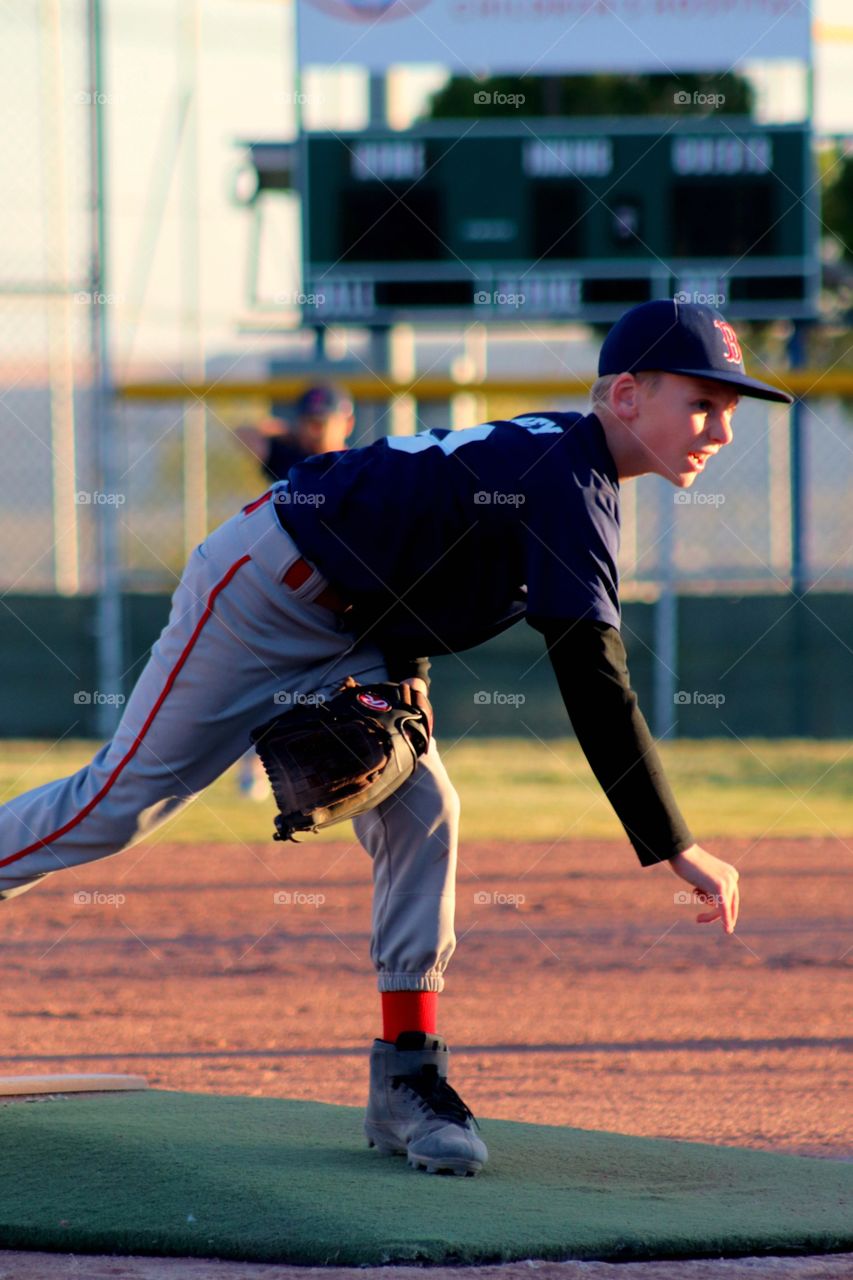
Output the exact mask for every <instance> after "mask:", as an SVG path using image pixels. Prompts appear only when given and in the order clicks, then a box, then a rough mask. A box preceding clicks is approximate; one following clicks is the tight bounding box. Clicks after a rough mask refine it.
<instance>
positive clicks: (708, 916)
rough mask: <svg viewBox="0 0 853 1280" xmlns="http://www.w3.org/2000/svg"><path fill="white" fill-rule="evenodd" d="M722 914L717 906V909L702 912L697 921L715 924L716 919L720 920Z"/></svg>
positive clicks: (698, 922)
mask: <svg viewBox="0 0 853 1280" xmlns="http://www.w3.org/2000/svg"><path fill="white" fill-rule="evenodd" d="M720 914H721V913H720V910H719V908H717V910H716V911H703V912H700V914H699V915H698V916H697V917H696V923H697V924H713V922H714V921H715V920H719V918H720Z"/></svg>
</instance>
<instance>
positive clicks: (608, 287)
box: [299, 117, 818, 324]
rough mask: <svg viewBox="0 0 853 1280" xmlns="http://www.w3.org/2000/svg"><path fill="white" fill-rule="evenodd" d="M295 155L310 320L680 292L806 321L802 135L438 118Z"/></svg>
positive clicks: (805, 141)
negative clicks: (416, 125)
mask: <svg viewBox="0 0 853 1280" xmlns="http://www.w3.org/2000/svg"><path fill="white" fill-rule="evenodd" d="M534 126H535V128H534ZM300 147H301V151H300V178H299V186H300V190H301V193H302V197H303V243H304V277H305V291H306V293H307V294H308V295H310V296H311V298H312V300H315V302H316V305H312V307H311V318H312V320H314V321H317V320H318V319H319V320H329V321H332V320H338V321H347V320H349V321H352V322H357V323H364V322H368V323H371V322H372V323H377V324H381V323H390V322H392V321H394V320H400V319H415V318H419V317H420V318H423V319H441V318H447V319H451V318H454V319H456V318H459V317H460V316H463V315H464V317H465V318H467V319H471V318H472V316H475V315H479V316H480V318H482V319H484V320H497V319H506V320H514V319H515V320H517V319H519V318H520V317H524V318H525V319H530V318H541V317H549V318H555V319H566V318H572V317H576V318H582V319H586V320H595V319H601V320H609V319H613V318H615V317H616V316H617V315H619V314H620V313H621V312H622V311H623V310H624V309H625V308H626V307H628V306H631V305H632V304H634V303H636V302H642V301H646V300H648V299H651V298H666V297H672V296H674V295H675V294H682V295H684V296H691V297H693V296H695V297H696V298H697V299H698V300H704V299H705V297H711V296H712V297H713V298H715V299H716V300H718V302H719V305H721V306H724V307H725V308H726V309H727V310H728V312H729V313H731V314H732V315H734V316H744V317H749V318H754V319H770V318H775V317H777V316H787V317H791V318H800V317H807V316H811V315H813V314H814V313H815V307H816V295H817V287H818V266H817V226H818V221H817V218H816V216H815V213H816V210H815V209H814V207H813V205H812V203H811V202H812V200H813V197H812V196H810V195H809V194H808V193H809V191H810V189H812V187H813V176H812V158H811V150H810V139H809V134H808V130H807V129H806V128H805V127H802V126H766V127H762V126H760V125H757V124H755V123H754V122H751V121H744V120H741V119H739V118H735V117H728V118H724V117H720V118H702V119H697V118H696V117H689V118H686V119H650V118H640V119H633V120H625V119H623V120H601V119H599V120H594V121H592V120H591V121H582V120H577V119H571V120H559V119H552V118H548V119H546V120H536V121H518V122H515V121H510V122H506V121H500V122H488V121H483V122H480V121H475V122H473V123H472V122H471V121H445V122H440V123H439V122H437V123H435V124H430V125H424V126H422V127H419V128H416V129H414V130H410V131H406V132H393V131H391V130H383V131H376V130H370V131H368V132H365V133H361V134H335V135H330V134H319V133H318V134H306V135H304V136H303V138H302V139H301V142H300Z"/></svg>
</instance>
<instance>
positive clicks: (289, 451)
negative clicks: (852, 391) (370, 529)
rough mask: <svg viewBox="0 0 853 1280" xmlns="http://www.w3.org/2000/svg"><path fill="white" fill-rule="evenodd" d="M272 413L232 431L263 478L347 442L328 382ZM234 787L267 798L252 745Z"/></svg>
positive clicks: (347, 430)
mask: <svg viewBox="0 0 853 1280" xmlns="http://www.w3.org/2000/svg"><path fill="white" fill-rule="evenodd" d="M277 407H278V406H277V405H273V413H272V414H270V416H269V417H267V418H261V419H260V421H258V422H256V423H247V424H246V425H245V426H242V427H238V428H237V429H236V431H235V433H234V434H235V435H236V436H237V439H238V440H239V441H240V442H241V444H243V445H245V447H246V448H247V449H248V450H249V451H250V452H251V453H253V454H254V455H255V457H256V458H257V459H258V462H259V463H260V464H261V470H262V472H263V475H264V478H265V479H266V480H269V482H270V483H272V482H273V481H275V480H286V479H287V473H288V471H289V470H290V468H291V467H292V466H293V465H294V463H296V462H301V461H302V459H303V458H310V457H311V456H312V455H313V454H317V453H335V452H338V451H339V450H341V449H345V448H346V446H347V439H348V437H349V436H350V434H351V432H352V429H353V423H354V421H355V407H354V405H353V401H352V397H351V396H350V394H349V392H348V391H346V390H345V389H344V388H343V387H341V386H338V385H336V384H331V383H323V384H322V385H318V386H314V387H309V388H308V390H307V391H303V393H302V395H301V396H300V397H299V399H298V400H297V401H296V402H295V403H294V405H293V410H292V413H291V414H289V415H288V416H287V417H279V416H278V415H277V414H276V413H275V409H276V408H277ZM237 788H238V790H239V791H240V793H241V795H245V796H248V798H249V799H250V800H258V801H261V800H266V799H267V797H268V796H269V794H270V785H269V782H268V780H267V776H266V774H265V773H264V770H263V767H262V765H261V762H260V760H259V759H258V757H257V756H256V754H255V751H254V748H252V749H251V750H250V751H247V752H246V754H245V755H244V756H243V758H242V760H241V761H240V764H239V766H238V770H237Z"/></svg>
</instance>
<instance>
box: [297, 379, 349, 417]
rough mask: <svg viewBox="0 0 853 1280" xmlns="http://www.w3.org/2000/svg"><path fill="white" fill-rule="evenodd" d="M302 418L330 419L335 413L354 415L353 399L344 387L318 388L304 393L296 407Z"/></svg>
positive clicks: (311, 388) (325, 386)
mask: <svg viewBox="0 0 853 1280" xmlns="http://www.w3.org/2000/svg"><path fill="white" fill-rule="evenodd" d="M294 408H295V410H296V413H297V415H298V417H300V418H328V417H329V415H330V414H333V413H352V411H353V405H352V397H351V396H350V395H349V394H348V393H347V392H346V391H344V389H343V387H336V386H328V385H324V386H318V387H309V388H308V390H307V391H303V392H302V395H301V396H300V397H299V399H298V400H297V401H296V404H295V406H294Z"/></svg>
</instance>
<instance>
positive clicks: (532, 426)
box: [513, 417, 563, 435]
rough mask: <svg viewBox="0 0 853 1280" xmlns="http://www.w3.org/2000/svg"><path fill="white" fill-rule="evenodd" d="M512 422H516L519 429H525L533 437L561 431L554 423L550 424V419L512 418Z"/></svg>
mask: <svg viewBox="0 0 853 1280" xmlns="http://www.w3.org/2000/svg"><path fill="white" fill-rule="evenodd" d="M513 422H517V423H518V425H519V426H520V427H526V429H527V430H528V431H532V432H533V433H534V434H535V435H539V434H541V433H547V432H549V431H562V430H563V428H562V427H558V426H557V424H556V422H552V421H551V419H550V418H532V417H528V418H513Z"/></svg>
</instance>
